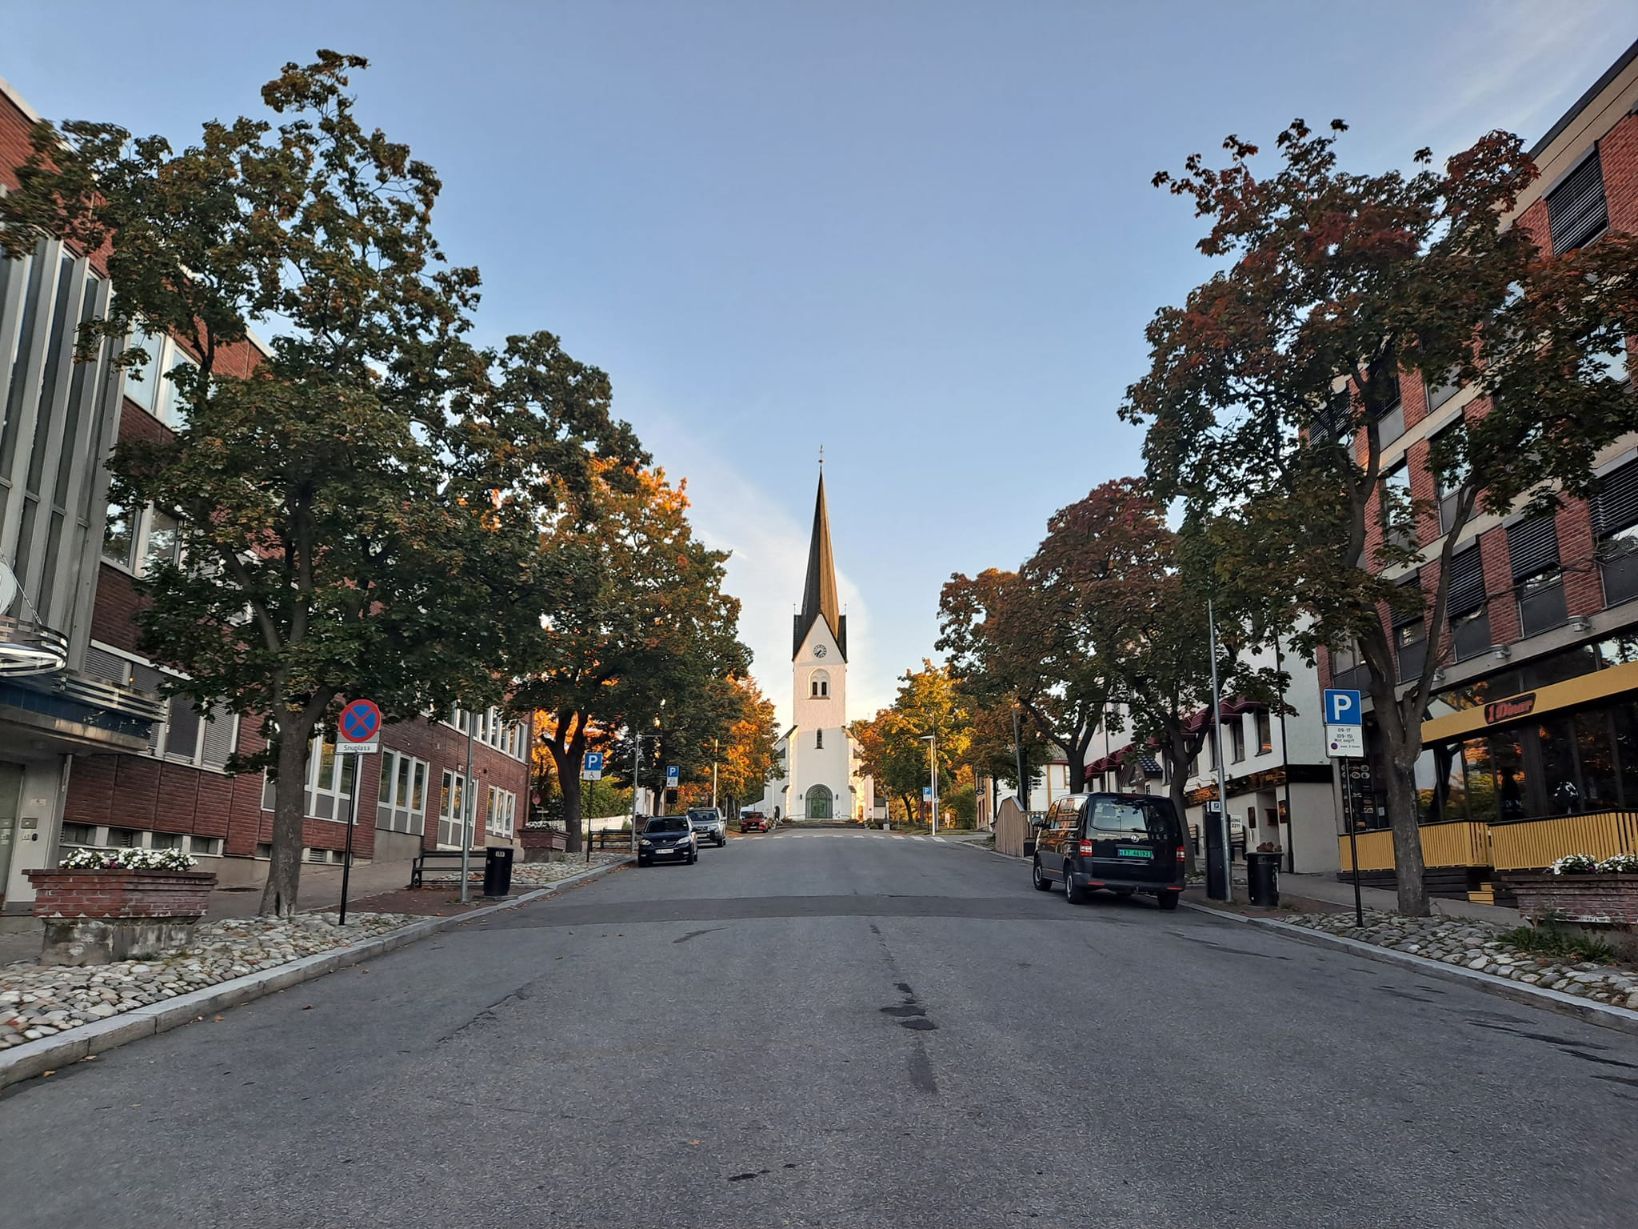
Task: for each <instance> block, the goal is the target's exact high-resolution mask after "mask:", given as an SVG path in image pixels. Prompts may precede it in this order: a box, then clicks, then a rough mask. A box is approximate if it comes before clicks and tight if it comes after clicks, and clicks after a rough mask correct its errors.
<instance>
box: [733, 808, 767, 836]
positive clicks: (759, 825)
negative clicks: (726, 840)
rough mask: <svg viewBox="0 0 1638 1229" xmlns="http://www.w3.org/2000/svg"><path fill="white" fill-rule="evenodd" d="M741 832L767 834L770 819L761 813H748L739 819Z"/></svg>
mask: <svg viewBox="0 0 1638 1229" xmlns="http://www.w3.org/2000/svg"><path fill="white" fill-rule="evenodd" d="M739 830H740V831H741V832H766V831H767V830H768V817H767V816H766V815H764V814H763V813H762V812H761V811H746V812H744V813H743V814H741V815H740V817H739Z"/></svg>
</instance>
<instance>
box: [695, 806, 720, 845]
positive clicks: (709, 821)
mask: <svg viewBox="0 0 1638 1229" xmlns="http://www.w3.org/2000/svg"><path fill="white" fill-rule="evenodd" d="M688 826H689V827H691V828H693V829H694V835H695V836H696V837H698V838H699V839H700V841H701V842H704V841H710V842H711V844H713V845H715V846H716V847H717V848H718V849H720V848H722V847H723V846H724V845H726V844H727V843H728V821H727V820H725V819H723V817H722V812H721V811H719V810H717V809H716V808H715V807H695V808H694V809H693V810H691V811H689V812H688Z"/></svg>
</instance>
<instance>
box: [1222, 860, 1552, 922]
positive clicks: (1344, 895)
mask: <svg viewBox="0 0 1638 1229" xmlns="http://www.w3.org/2000/svg"><path fill="white" fill-rule="evenodd" d="M1235 872H1236V873H1235V880H1234V884H1235V887H1236V889H1239V888H1243V887H1244V886H1245V879H1244V877H1243V871H1242V868H1240V867H1239V866H1236V867H1235ZM1238 894H1239V893H1238V892H1236V895H1238ZM1359 898H1360V900H1361V901H1362V902H1363V903H1364V905H1365V907H1366V908H1367V909H1376V910H1379V911H1380V912H1382V913H1397V912H1398V911H1399V897H1398V896H1397V895H1396V894H1395V893H1393V892H1390V891H1388V890H1387V889H1386V888H1367V887H1361V888H1360V889H1359ZM1243 899H1244V898H1243V897H1242V900H1243ZM1308 901H1313V902H1315V903H1317V904H1321V905H1336V906H1340V907H1341V908H1344V909H1352V908H1353V907H1354V885H1353V884H1351V883H1345V882H1343V881H1341V880H1339V879H1338V878H1337V877H1336V876H1335V875H1296V874H1289V873H1287V872H1284V871H1282V872H1280V903H1281V904H1282V905H1288V906H1293V907H1300V906H1301V905H1302V904H1303V903H1304V902H1308ZM1428 903H1429V905H1430V907H1431V908H1432V910H1433V912H1434V913H1436V914H1442V915H1444V916H1445V917H1459V918H1466V919H1468V920H1469V921H1476V922H1489V923H1490V924H1491V925H1494V926H1501V927H1504V928H1511V927H1514V926H1518V925H1520V924H1522V923H1523V921H1524V918H1523V917H1522V916H1521V915H1520V913H1519V911H1518V910H1517V909H1507V908H1504V907H1502V906H1501V905H1478V904H1474V903H1473V902H1472V901H1467V900H1447V899H1445V898H1443V897H1439V896H1434V897H1431V898H1430V899H1429V902H1428Z"/></svg>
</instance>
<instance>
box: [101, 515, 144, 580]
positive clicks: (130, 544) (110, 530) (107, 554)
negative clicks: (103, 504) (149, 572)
mask: <svg viewBox="0 0 1638 1229" xmlns="http://www.w3.org/2000/svg"><path fill="white" fill-rule="evenodd" d="M141 519H142V515H141V509H139V508H127V507H126V506H125V505H124V504H117V503H112V502H111V503H109V505H108V515H107V518H106V519H105V520H104V522H103V530H102V557H103V558H104V559H106V560H108V562H110V563H117V564H119V566H120V567H122V568H132V567H135V566H136V544H137V528H138V525H139V522H140V521H141Z"/></svg>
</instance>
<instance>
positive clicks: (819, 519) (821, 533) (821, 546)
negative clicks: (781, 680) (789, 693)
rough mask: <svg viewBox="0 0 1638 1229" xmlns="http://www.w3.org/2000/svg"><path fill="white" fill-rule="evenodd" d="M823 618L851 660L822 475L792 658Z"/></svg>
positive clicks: (842, 651) (843, 652) (844, 658)
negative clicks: (848, 652)
mask: <svg viewBox="0 0 1638 1229" xmlns="http://www.w3.org/2000/svg"><path fill="white" fill-rule="evenodd" d="M820 618H823V619H824V620H825V622H826V624H828V625H829V627H830V634H831V635H832V636H833V637H835V639H836V648H837V649H838V651H840V653H841V654H842V659H843V660H844V661H846V660H847V619H846V618H845V617H843V615H842V605H841V601H840V599H839V598H838V597H837V593H836V560H835V557H834V556H833V555H832V553H831V548H830V511H829V509H828V508H827V507H826V506H825V474H824V471H823V470H820V471H819V493H818V495H817V496H816V497H815V499H814V504H813V539H812V541H811V542H810V543H809V544H808V579H807V584H806V585H805V586H804V587H803V590H802V612H801V613H800V614H798V615H797V616H796V628H795V632H796V635H795V643H794V644H792V646H791V656H792V657H794V656H796V654H798V653H800V652H801V651H802V641H804V640H805V639H807V635H808V632H809V631H810V630H812V628H813V625H814V622H815V621H816V620H818V619H820Z"/></svg>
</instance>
